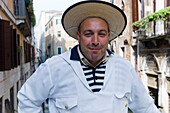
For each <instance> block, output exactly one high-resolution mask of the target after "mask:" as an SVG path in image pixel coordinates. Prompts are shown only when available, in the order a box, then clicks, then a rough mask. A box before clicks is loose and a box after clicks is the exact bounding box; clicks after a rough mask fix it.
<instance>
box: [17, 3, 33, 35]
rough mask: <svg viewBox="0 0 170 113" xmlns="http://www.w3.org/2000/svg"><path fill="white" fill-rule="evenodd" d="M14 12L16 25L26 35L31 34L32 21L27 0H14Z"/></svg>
mask: <svg viewBox="0 0 170 113" xmlns="http://www.w3.org/2000/svg"><path fill="white" fill-rule="evenodd" d="M14 14H15V16H16V25H17V26H18V28H19V29H20V30H21V32H22V33H23V35H24V36H25V37H27V36H31V21H30V18H29V15H28V11H27V9H26V3H25V0H14Z"/></svg>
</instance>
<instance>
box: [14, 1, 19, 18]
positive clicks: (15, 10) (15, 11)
mask: <svg viewBox="0 0 170 113" xmlns="http://www.w3.org/2000/svg"><path fill="white" fill-rule="evenodd" d="M14 14H15V15H16V16H18V15H19V5H18V0H14Z"/></svg>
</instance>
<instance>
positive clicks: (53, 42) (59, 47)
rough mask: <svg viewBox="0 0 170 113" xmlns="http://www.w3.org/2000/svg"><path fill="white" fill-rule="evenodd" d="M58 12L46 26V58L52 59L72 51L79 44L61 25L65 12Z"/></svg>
mask: <svg viewBox="0 0 170 113" xmlns="http://www.w3.org/2000/svg"><path fill="white" fill-rule="evenodd" d="M56 12H58V13H56V14H55V15H53V16H52V17H51V19H49V21H48V22H47V23H46V25H45V38H46V58H50V57H52V56H54V55H58V54H61V53H63V52H65V51H67V50H70V49H71V48H72V47H73V46H74V45H76V44H77V41H76V40H75V39H73V38H72V37H70V36H68V34H67V33H66V32H65V31H64V29H63V27H62V25H61V17H62V14H63V12H62V11H56Z"/></svg>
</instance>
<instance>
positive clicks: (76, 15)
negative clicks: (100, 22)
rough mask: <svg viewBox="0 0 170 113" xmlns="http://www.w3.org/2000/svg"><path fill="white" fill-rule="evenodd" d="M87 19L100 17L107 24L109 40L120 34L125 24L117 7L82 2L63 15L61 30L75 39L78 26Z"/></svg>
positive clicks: (106, 3)
mask: <svg viewBox="0 0 170 113" xmlns="http://www.w3.org/2000/svg"><path fill="white" fill-rule="evenodd" d="M88 17H101V18H103V19H105V20H106V21H107V22H108V24H109V28H110V40H112V39H115V38H116V37H118V36H119V35H120V34H122V32H123V31H124V29H125V27H126V24H127V19H126V15H125V14H124V12H123V11H122V10H121V9H120V8H119V7H117V6H115V5H113V4H111V3H109V2H104V1H82V2H78V3H76V4H74V5H72V6H70V7H69V8H68V9H67V10H66V11H65V12H64V13H63V16H62V25H63V28H64V30H65V31H66V32H67V33H68V35H69V36H71V37H73V38H75V39H77V30H78V26H79V24H80V23H81V22H82V21H83V20H84V19H86V18H88Z"/></svg>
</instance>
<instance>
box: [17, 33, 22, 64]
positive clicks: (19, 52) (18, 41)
mask: <svg viewBox="0 0 170 113" xmlns="http://www.w3.org/2000/svg"><path fill="white" fill-rule="evenodd" d="M17 44H18V50H19V49H20V50H19V51H17V55H18V65H20V54H21V48H20V47H21V46H20V36H19V35H17Z"/></svg>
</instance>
